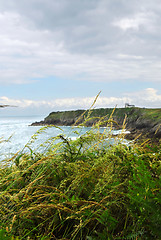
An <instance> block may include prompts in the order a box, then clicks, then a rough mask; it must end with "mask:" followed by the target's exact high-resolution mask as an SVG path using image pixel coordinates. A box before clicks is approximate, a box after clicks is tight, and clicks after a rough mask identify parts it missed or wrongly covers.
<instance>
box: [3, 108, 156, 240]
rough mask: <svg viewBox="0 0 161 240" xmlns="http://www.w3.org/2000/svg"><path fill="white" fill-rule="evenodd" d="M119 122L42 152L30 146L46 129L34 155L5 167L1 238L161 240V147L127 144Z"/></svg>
mask: <svg viewBox="0 0 161 240" xmlns="http://www.w3.org/2000/svg"><path fill="white" fill-rule="evenodd" d="M90 111H92V110H90ZM89 119H90V114H87V119H85V122H86V121H88V120H89ZM102 122H104V124H105V122H106V126H107V128H106V129H105V131H104V132H103V134H101V133H100V126H101V125H102ZM113 122H114V121H113V115H112V114H111V115H110V117H109V119H107V118H103V117H102V118H100V120H99V121H98V122H97V123H96V124H94V125H93V127H92V128H91V129H90V130H89V131H88V132H86V133H85V134H83V135H79V133H78V132H77V135H78V138H77V139H76V140H70V139H69V138H68V137H67V136H64V135H63V133H62V134H60V135H58V136H57V137H54V138H51V139H50V140H48V141H46V142H45V143H44V150H43V151H41V152H39V151H38V149H36V150H34V149H32V147H31V144H30V143H32V142H33V141H35V139H36V138H38V137H39V134H41V132H42V131H44V130H45V129H46V128H47V127H45V128H42V129H41V130H39V131H38V132H37V133H36V134H35V135H34V136H33V137H32V138H31V141H30V142H29V143H28V144H27V145H26V146H25V148H28V149H29V150H30V151H29V152H28V153H27V152H25V151H22V150H21V152H18V153H17V154H15V155H13V157H12V158H11V159H7V160H5V161H3V163H2V164H1V168H0V226H1V231H0V234H1V235H0V239H41V240H42V239H72V240H74V239H75V240H84V239H88V240H97V239H98V240H99V239H100V240H101V239H102V240H104V239H135V240H136V239H137V240H138V239H158V240H159V239H161V232H160V226H161V195H160V187H161V181H160V172H161V152H160V149H161V148H160V145H158V146H153V147H152V146H150V144H149V145H148V143H144V144H142V145H141V144H140V145H137V144H136V143H131V144H130V145H124V144H122V143H120V142H121V140H120V139H123V138H124V133H123V131H122V133H121V134H120V136H117V137H115V139H113V135H112V126H113ZM50 127H51V126H50ZM80 128H81V126H80ZM124 128H125V122H124V124H123V130H124ZM110 129H111V130H110ZM73 131H75V132H76V129H75V128H73ZM41 147H42V146H41ZM25 148H24V149H23V150H25Z"/></svg>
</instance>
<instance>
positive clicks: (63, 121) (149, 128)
mask: <svg viewBox="0 0 161 240" xmlns="http://www.w3.org/2000/svg"><path fill="white" fill-rule="evenodd" d="M89 112H90V114H89ZM100 118H101V119H102V124H101V126H107V123H109V122H110V121H111V123H112V125H113V127H114V128H116V129H122V127H126V129H127V130H128V131H129V132H130V133H129V132H128V134H126V138H127V139H135V138H137V137H138V136H139V137H140V138H141V137H142V138H150V139H153V140H155V141H157V140H159V139H160V138H161V109H160V108H159V109H148V108H137V107H131V108H116V109H112V108H100V109H93V110H89V111H85V110H76V111H58V112H52V113H50V114H49V115H48V116H47V117H46V118H45V119H44V120H43V121H40V122H35V123H33V124H32V126H41V125H58V126H73V125H79V124H82V123H84V125H85V126H88V127H89V126H92V125H94V124H95V123H96V122H98V121H100ZM123 125H124V126H123Z"/></svg>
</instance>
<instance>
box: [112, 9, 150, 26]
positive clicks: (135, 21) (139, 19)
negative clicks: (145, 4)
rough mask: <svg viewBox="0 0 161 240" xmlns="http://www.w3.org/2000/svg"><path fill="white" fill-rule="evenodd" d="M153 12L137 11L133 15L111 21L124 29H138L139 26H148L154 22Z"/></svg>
mask: <svg viewBox="0 0 161 240" xmlns="http://www.w3.org/2000/svg"><path fill="white" fill-rule="evenodd" d="M154 18H155V16H154V14H153V13H150V12H141V13H137V14H135V15H134V16H130V17H125V18H122V19H120V20H117V21H115V22H114V23H113V25H114V26H117V27H119V28H121V29H122V30H124V31H126V30H128V29H134V30H139V28H140V27H142V26H143V27H145V28H150V26H151V25H152V23H153V22H154Z"/></svg>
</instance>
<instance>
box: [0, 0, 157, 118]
mask: <svg viewBox="0 0 161 240" xmlns="http://www.w3.org/2000/svg"><path fill="white" fill-rule="evenodd" d="M99 91H101V94H100V95H99V97H98V99H97V102H96V104H95V107H96V108H98V107H112V108H114V107H115V106H116V105H117V107H124V105H125V103H126V102H127V103H130V104H134V105H135V106H138V107H149V108H161V1H160V0H153V1H152V0H131V1H130V0H129V1H127V0H88V1H87V0H59V1H58V0H45V1H44V0H7V1H6V0H0V105H1V104H7V105H8V104H9V105H14V106H16V107H11V108H3V109H1V110H0V116H2V115H41V114H43V115H45V114H48V113H50V112H51V111H61V110H74V109H88V108H89V107H90V106H91V104H92V103H93V101H94V99H95V97H96V96H97V94H98V93H99Z"/></svg>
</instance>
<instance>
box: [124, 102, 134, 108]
mask: <svg viewBox="0 0 161 240" xmlns="http://www.w3.org/2000/svg"><path fill="white" fill-rule="evenodd" d="M131 107H135V105H132V104H129V103H125V108H131Z"/></svg>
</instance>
